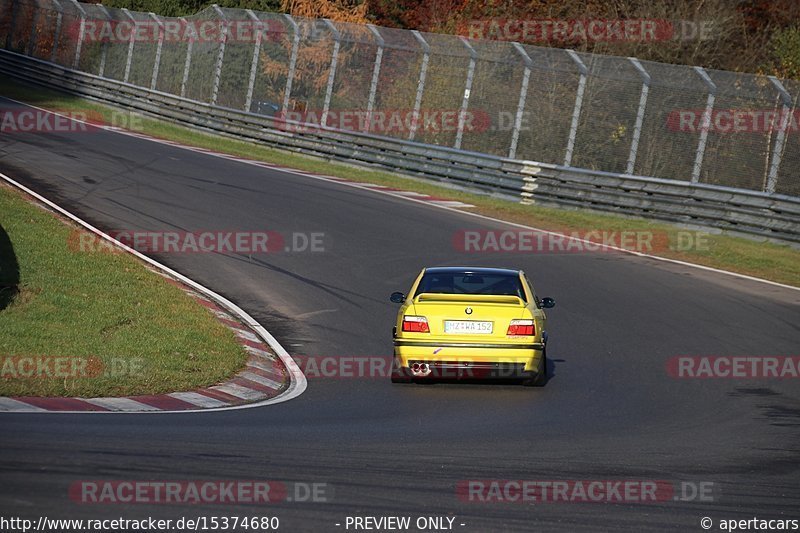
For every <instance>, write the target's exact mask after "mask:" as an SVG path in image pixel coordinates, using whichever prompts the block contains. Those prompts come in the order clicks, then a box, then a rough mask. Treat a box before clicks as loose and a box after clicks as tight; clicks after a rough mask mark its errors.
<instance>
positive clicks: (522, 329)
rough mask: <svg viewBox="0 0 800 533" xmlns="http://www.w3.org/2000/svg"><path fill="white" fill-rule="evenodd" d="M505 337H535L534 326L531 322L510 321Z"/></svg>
mask: <svg viewBox="0 0 800 533" xmlns="http://www.w3.org/2000/svg"><path fill="white" fill-rule="evenodd" d="M506 335H536V326H535V325H534V323H533V320H528V319H524V320H512V321H511V323H510V324H509V325H508V332H507V333H506Z"/></svg>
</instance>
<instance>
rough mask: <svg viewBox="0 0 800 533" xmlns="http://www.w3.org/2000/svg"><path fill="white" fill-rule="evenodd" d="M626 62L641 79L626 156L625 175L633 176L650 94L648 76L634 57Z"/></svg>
mask: <svg viewBox="0 0 800 533" xmlns="http://www.w3.org/2000/svg"><path fill="white" fill-rule="evenodd" d="M628 61H630V62H631V64H632V65H633V66H634V67H635V68H636V70H637V71H639V75H640V76H641V77H642V93H641V94H640V95H639V109H638V110H637V111H636V124H634V126H633V138H632V139H631V151H630V154H628V166H627V168H626V169H625V173H626V174H633V171H634V168H635V166H636V154H637V153H638V152H639V139H640V138H641V136H642V123H643V122H644V110H645V108H646V107H647V96H648V95H649V94H650V81H651V78H650V74H648V73H647V71H646V70H645V69H644V67H643V66H642V64H641V62H640V61H639V60H638V59H636V58H635V57H629V58H628Z"/></svg>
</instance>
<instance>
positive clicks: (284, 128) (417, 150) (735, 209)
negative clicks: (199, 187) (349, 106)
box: [0, 50, 800, 243]
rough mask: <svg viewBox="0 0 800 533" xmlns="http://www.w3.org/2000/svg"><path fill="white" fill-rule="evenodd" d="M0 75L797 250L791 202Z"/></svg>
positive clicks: (144, 94) (314, 151)
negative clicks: (747, 236)
mask: <svg viewBox="0 0 800 533" xmlns="http://www.w3.org/2000/svg"><path fill="white" fill-rule="evenodd" d="M0 72H2V73H3V74H5V75H8V76H11V77H14V78H18V79H20V80H23V81H26V82H29V83H34V84H38V85H42V86H45V87H50V88H55V89H59V90H62V91H68V92H70V93H73V94H77V95H80V96H83V97H88V98H91V99H95V100H99V101H102V102H106V103H109V104H113V105H115V106H121V107H124V108H127V109H131V110H135V111H138V112H142V113H145V114H148V115H152V116H156V117H159V118H162V119H166V120H169V121H172V122H176V123H179V124H183V125H187V126H191V127H195V128H201V129H205V130H208V131H211V132H215V133H220V134H224V135H227V136H232V137H236V138H240V139H247V140H254V141H259V142H263V143H266V144H269V145H270V146H273V147H277V148H281V149H284V150H291V151H295V152H300V153H303V154H310V155H315V156H320V157H324V158H326V159H332V160H339V161H346V162H349V163H356V164H360V165H364V166H369V167H373V168H381V169H386V170H389V171H393V172H399V173H402V174H406V175H412V176H416V177H422V178H425V179H429V180H434V181H437V182H440V183H444V184H449V185H455V186H458V187H461V188H465V189H467V190H471V191H478V192H482V193H488V194H493V195H499V196H502V197H506V198H511V199H514V200H517V201H520V202H522V203H526V204H536V205H555V206H562V207H563V206H567V207H582V208H590V209H595V210H601V211H609V212H615V213H621V214H626V215H638V216H642V217H645V218H652V219H661V220H668V221H673V222H679V223H684V224H689V225H695V226H704V227H709V228H717V229H721V230H726V231H733V232H737V233H745V234H750V235H757V236H761V237H766V238H769V239H774V240H781V241H790V242H794V243H800V198H795V197H791V196H783V195H778V194H767V193H763V192H757V191H747V190H742V189H733V188H727V187H720V186H713V185H704V184H697V183H691V182H681V181H673V180H664V179H658V178H649V177H643V176H632V175H627V174H615V173H609V172H599V171H589V170H583V169H577V168H572V167H564V166H558V165H552V164H544V163H538V162H534V161H523V160H515V159H507V158H502V157H496V156H491V155H487V154H483V153H477V152H469V151H464V150H457V149H453V148H444V147H440V146H434V145H427V144H421V143H415V142H412V141H407V140H399V139H394V138H388V137H378V136H374V135H368V134H363V133H356V132H349V131H341V130H333V129H328V128H322V127H320V126H313V127H312V126H309V125H307V124H300V123H295V122H292V121H287V120H279V119H275V118H272V117H268V116H264V115H258V114H253V113H246V112H243V111H238V110H234V109H229V108H224V107H219V106H212V105H210V104H205V103H201V102H197V101H193V100H189V99H186V98H182V97H179V96H175V95H172V94H168V93H164V92H159V91H156V90H153V89H149V88H143V87H138V86H135V85H132V84H129V83H124V82H120V81H115V80H110V79H107V78H103V77H100V76H96V75H92V74H86V73H84V72H79V71H77V70H73V69H70V68H65V67H62V66H59V65H56V64H54V63H50V62H47V61H43V60H40V59H35V58H31V57H27V56H24V55H21V54H16V53H14V52H9V51H5V50H0Z"/></svg>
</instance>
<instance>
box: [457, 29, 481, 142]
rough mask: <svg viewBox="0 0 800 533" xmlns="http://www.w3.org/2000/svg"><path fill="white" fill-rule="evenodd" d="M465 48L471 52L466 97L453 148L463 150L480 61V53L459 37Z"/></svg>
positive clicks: (464, 38)
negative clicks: (474, 83) (468, 114)
mask: <svg viewBox="0 0 800 533" xmlns="http://www.w3.org/2000/svg"><path fill="white" fill-rule="evenodd" d="M459 39H461V42H462V43H463V44H464V46H466V47H467V50H469V67H468V68H467V83H466V85H464V97H463V98H462V99H461V109H460V110H459V111H458V130H457V131H456V142H455V144H454V145H453V148H455V149H457V150H458V149H459V148H461V141H462V140H463V138H464V123H465V122H466V119H467V108H468V106H469V95H470V93H471V92H472V80H473V79H474V78H475V62H476V60H477V59H478V52H476V51H475V48H473V47H472V45H471V44H469V41H467V38H466V37H463V36H461V37H459Z"/></svg>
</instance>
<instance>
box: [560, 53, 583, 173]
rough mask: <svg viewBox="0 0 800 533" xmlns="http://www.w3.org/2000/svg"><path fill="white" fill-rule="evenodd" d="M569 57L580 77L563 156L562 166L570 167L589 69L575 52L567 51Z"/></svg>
mask: <svg viewBox="0 0 800 533" xmlns="http://www.w3.org/2000/svg"><path fill="white" fill-rule="evenodd" d="M567 53H568V54H569V57H570V58H572V61H574V62H575V65H576V66H577V67H578V70H579V71H580V73H581V75H580V78H579V79H578V91H577V92H576V93H575V107H574V108H573V110H572V123H571V124H570V126H569V139H568V140H567V153H566V154H565V155H564V166H565V167H568V166H571V165H572V153H573V152H574V151H575V137H577V135H578V122H579V121H580V118H581V108H582V107H583V94H584V93H585V92H586V79H587V77H588V74H589V69H587V68H586V65H584V64H583V61H581V58H580V57H579V56H578V54H577V53H575V50H567Z"/></svg>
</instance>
